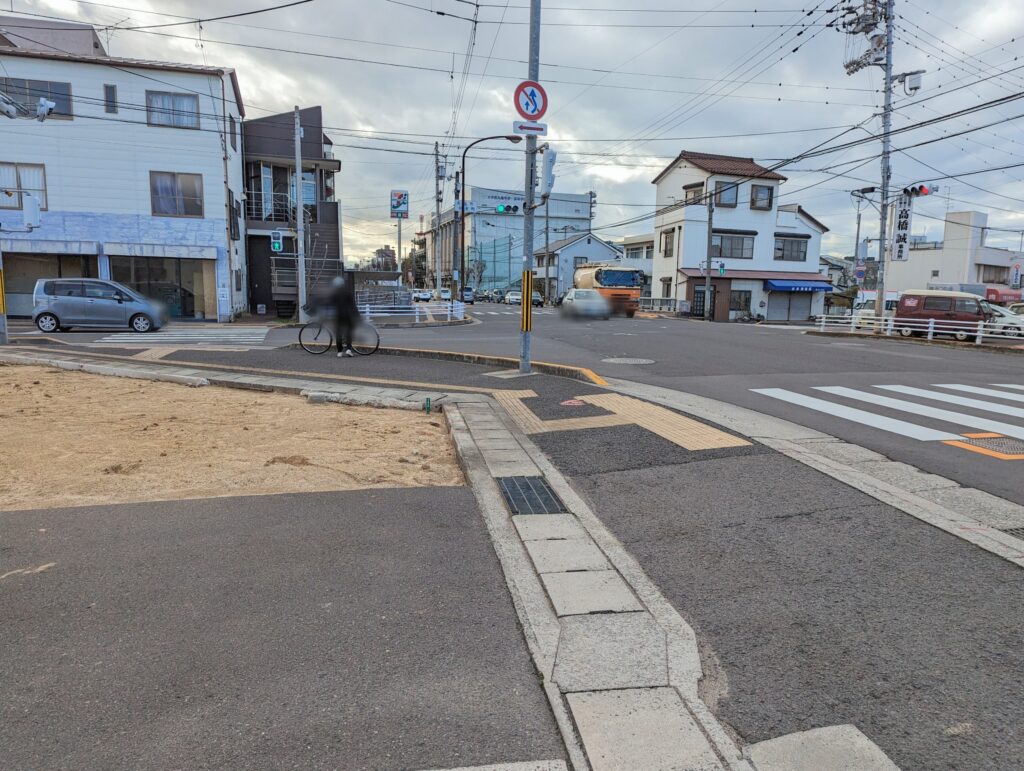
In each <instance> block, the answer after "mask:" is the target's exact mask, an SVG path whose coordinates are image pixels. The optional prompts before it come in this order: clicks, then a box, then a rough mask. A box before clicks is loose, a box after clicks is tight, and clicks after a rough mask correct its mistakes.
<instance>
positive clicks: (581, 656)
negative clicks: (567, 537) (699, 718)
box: [534, 542, 668, 693]
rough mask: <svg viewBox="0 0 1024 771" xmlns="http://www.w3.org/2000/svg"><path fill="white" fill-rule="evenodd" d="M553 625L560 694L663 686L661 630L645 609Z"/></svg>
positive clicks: (664, 657)
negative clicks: (556, 632)
mask: <svg viewBox="0 0 1024 771" xmlns="http://www.w3.org/2000/svg"><path fill="white" fill-rule="evenodd" d="M536 543H537V542H534V544H536ZM549 543H550V542H549ZM559 624H560V625H561V635H560V636H559V638H558V652H557V654H556V656H555V668H554V674H553V677H554V681H555V683H556V684H557V685H558V687H559V689H560V690H561V691H562V693H568V692H570V691H599V690H611V689H617V688H649V687H654V686H659V685H668V652H667V648H666V642H665V632H664V630H663V629H662V628H661V627H660V626H658V624H657V622H656V621H655V620H654V617H653V616H651V614H650V613H599V614H596V615H589V616H566V617H565V618H562V619H559Z"/></svg>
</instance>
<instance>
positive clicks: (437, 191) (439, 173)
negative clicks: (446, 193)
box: [430, 142, 445, 300]
mask: <svg viewBox="0 0 1024 771" xmlns="http://www.w3.org/2000/svg"><path fill="white" fill-rule="evenodd" d="M444 173H445V168H444V167H443V166H442V165H441V156H440V148H439V146H438V143H437V142H434V227H435V228H436V230H434V231H432V233H431V239H430V243H431V245H432V246H433V247H434V299H435V300H440V299H441V250H440V249H439V248H438V241H439V240H440V235H441V196H442V195H443V193H442V192H441V182H442V181H443V180H444Z"/></svg>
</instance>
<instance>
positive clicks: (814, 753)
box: [747, 725, 899, 771]
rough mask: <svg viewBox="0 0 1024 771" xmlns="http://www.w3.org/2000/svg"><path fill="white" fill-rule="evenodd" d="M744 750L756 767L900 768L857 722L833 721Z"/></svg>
mask: <svg viewBox="0 0 1024 771" xmlns="http://www.w3.org/2000/svg"><path fill="white" fill-rule="evenodd" d="M747 751H748V752H749V755H750V759H751V761H753V763H754V766H755V768H757V771H823V769H840V768H849V769H856V771H899V768H898V767H897V765H896V764H895V763H893V762H892V761H891V760H889V758H888V757H887V756H886V754H885V753H884V752H882V750H881V749H879V748H878V745H876V744H875V743H874V742H873V741H871V740H870V739H869V738H868V737H866V736H865V735H864V734H863V733H861V732H860V731H859V730H858V729H857V728H856V726H852V725H836V726H828V727H826V728H812V729H811V730H810V731H800V732H799V733H794V734H786V735H785V736H780V737H778V738H777V739H769V740H767V741H763V742H758V743H757V744H753V745H751V746H750V747H749V748H748V749H747Z"/></svg>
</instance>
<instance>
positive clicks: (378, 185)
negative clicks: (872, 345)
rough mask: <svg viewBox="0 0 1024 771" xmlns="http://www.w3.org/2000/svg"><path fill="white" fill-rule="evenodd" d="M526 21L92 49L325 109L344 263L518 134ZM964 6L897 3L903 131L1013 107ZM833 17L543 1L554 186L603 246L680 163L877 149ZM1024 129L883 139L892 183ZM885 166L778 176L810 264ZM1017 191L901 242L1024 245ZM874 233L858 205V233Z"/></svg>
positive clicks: (291, 13)
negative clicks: (818, 237)
mask: <svg viewBox="0 0 1024 771" xmlns="http://www.w3.org/2000/svg"><path fill="white" fill-rule="evenodd" d="M281 1H282V0H217V2H216V3H213V2H210V1H209V0H159V2H157V1H156V0H95V1H92V2H84V0H0V9H2V10H3V11H8V10H14V11H15V12H24V13H31V12H35V13H37V14H40V15H46V16H51V17H60V18H65V19H69V20H79V21H88V22H91V23H94V24H97V25H101V26H103V27H111V26H121V27H127V26H133V25H138V24H158V23H167V22H175V21H182V20H184V19H189V18H191V19H196V18H203V17H209V16H215V15H222V14H228V13H233V12H240V11H248V10H251V9H254V8H260V7H270V6H273V5H277V4H279V3H280V2H281ZM528 4H529V3H528V0H482V1H481V2H480V4H479V6H476V5H474V4H473V3H471V2H469V0H400V1H399V0H312V2H308V3H305V4H302V5H298V6H295V7H292V8H287V9H283V10H278V11H273V12H270V13H266V14H261V15H255V16H249V17H245V18H239V19H235V20H230V21H222V22H207V23H204V24H202V25H201V26H200V25H198V24H194V23H192V24H187V25H183V26H175V27H164V28H161V29H157V30H150V31H148V32H146V31H128V30H117V29H113V30H108V31H106V32H104V33H103V36H104V39H105V40H106V42H107V45H108V50H109V52H110V53H111V54H112V55H115V56H129V57H140V58H147V59H166V60H176V61H186V62H204V61H205V62H208V63H210V64H217V65H223V66H229V67H233V68H235V69H236V70H237V71H238V77H239V80H240V82H241V87H242V91H243V96H244V98H245V101H246V107H247V111H248V115H249V117H260V116H263V115H266V114H270V113H273V112H283V111H287V110H290V109H291V108H292V106H293V105H294V104H300V105H304V106H305V105H313V104H320V105H323V108H324V118H325V124H326V125H327V126H330V127H331V128H330V129H329V131H328V133H329V134H330V136H331V138H332V140H333V141H334V142H335V143H336V148H337V154H338V156H339V157H340V158H341V160H342V164H343V169H342V174H341V179H340V184H339V186H338V187H339V191H340V193H341V197H342V201H343V204H344V206H345V221H346V227H345V242H346V251H347V252H348V253H349V254H350V255H351V256H355V257H361V256H365V255H367V254H368V253H369V252H370V251H372V249H373V248H375V247H378V246H380V245H382V244H384V243H394V240H395V238H394V228H393V227H392V224H391V222H390V221H389V219H388V193H389V190H391V189H392V188H405V189H408V190H409V191H410V192H411V199H412V218H413V221H414V222H415V221H416V218H417V217H418V215H419V214H421V213H422V214H425V213H427V212H429V211H430V210H431V209H432V206H433V179H432V176H431V168H432V158H431V156H430V154H431V153H432V151H433V143H434V141H435V140H437V141H440V142H441V143H442V146H443V147H445V148H447V153H448V156H449V161H450V162H452V163H454V161H455V160H456V159H457V158H458V157H459V155H460V153H461V147H460V146H461V145H464V144H465V143H466V142H467V141H471V139H470V138H476V137H481V136H487V135H489V134H497V133H504V132H507V131H509V129H510V128H511V125H510V124H511V121H512V120H513V119H514V118H516V117H517V116H516V114H515V112H514V109H513V107H512V91H513V88H514V87H515V84H516V83H517V81H518V80H520V79H522V78H524V77H525V75H526V64H525V58H526V52H527V35H528V26H527V22H528ZM964 5H966V4H964V3H962V2H958V1H957V0H928V2H925V0H897V13H898V18H897V22H896V23H897V38H898V40H897V45H896V57H895V60H896V71H897V72H907V71H911V70H919V69H924V70H927V74H926V75H925V76H924V87H923V89H922V90H921V91H920V92H918V93H917V94H916V95H915V96H914V97H908V96H906V95H904V93H903V92H902V89H900V90H899V91H898V93H897V97H896V105H897V108H898V109H897V111H896V113H895V114H894V127H895V128H900V127H903V126H908V125H912V124H916V123H920V122H922V121H927V120H930V119H934V118H940V117H942V116H944V115H947V114H949V113H953V112H956V111H958V110H962V109H965V108H970V107H974V106H977V105H979V104H982V103H985V102H988V101H990V100H994V99H999V98H1003V97H1007V96H1012V95H1013V94H1016V93H1021V92H1024V40H1021V37H1022V36H1024V3H1021V2H1019V0H993V1H990V2H985V1H984V0H982V1H981V2H976V3H972V4H970V6H971V7H970V8H969V9H965V8H964ZM8 6H9V7H8ZM832 7H833V6H831V5H830V4H829V3H828V2H822V3H815V2H813V1H812V0H798V1H793V2H790V1H788V0H693V2H690V3H681V2H679V1H678V0H635V1H634V2H630V3H624V2H622V0H547V2H546V6H545V8H544V11H543V17H542V18H543V23H544V27H543V30H542V34H541V57H540V58H541V68H540V79H541V81H542V83H544V84H545V86H546V89H547V92H548V96H549V100H550V108H549V110H548V114H547V116H546V117H545V122H546V123H548V124H549V126H550V136H549V141H550V142H551V144H552V145H553V146H555V147H556V148H557V149H558V150H559V169H558V180H557V182H556V188H555V189H556V190H557V191H560V192H586V191H588V190H594V191H596V192H597V194H598V202H599V206H598V216H597V218H596V221H595V226H596V227H597V228H598V229H599V232H600V233H602V234H604V235H609V236H621V235H627V234H634V233H642V232H648V231H651V230H652V224H651V220H650V219H647V220H644V221H640V222H636V223H632V224H628V225H620V226H616V223H621V222H623V221H625V220H629V219H632V218H636V217H642V216H644V215H650V214H652V213H653V203H654V186H653V185H652V184H651V180H652V179H653V178H654V176H655V175H656V174H657V173H658V171H659V170H660V169H661V168H663V167H664V166H665V165H666V164H667V163H668V162H669V161H670V160H671V159H672V158H673V157H674V156H675V155H676V154H677V153H678V152H679V151H680V150H683V149H687V150H699V151H704V152H715V153H724V154H730V155H745V156H753V157H754V158H756V159H758V160H760V161H762V162H764V163H766V164H768V163H772V162H777V161H778V160H782V159H787V158H793V157H794V156H797V155H799V154H801V153H803V152H804V151H807V150H808V149H810V148H812V147H814V146H816V145H818V144H820V143H824V142H826V140H830V139H832V138H833V137H836V136H837V135H839V134H840V133H841V132H843V131H846V132H847V133H845V134H844V135H843V136H842V137H841V138H839V139H835V140H834V141H833V142H832V144H840V143H842V142H849V141H852V140H855V139H858V138H862V137H867V136H868V135H869V133H876V132H877V131H878V130H879V128H880V125H881V121H880V118H879V117H877V115H878V105H880V104H881V94H880V92H879V89H880V86H881V82H882V77H881V73H880V71H879V70H878V68H868V69H864V70H861V71H860V72H858V73H856V74H854V75H852V76H848V75H846V73H845V71H844V69H843V64H844V61H846V60H847V59H848V58H851V56H855V55H858V54H860V53H861V52H862V51H863V50H865V48H866V40H865V39H864V38H863V37H862V38H859V39H857V40H850V39H848V38H847V36H846V35H844V34H842V33H841V32H839V31H837V30H836V29H834V28H832V27H828V26H825V25H826V24H827V23H828V22H829V21H832V20H834V19H835V18H836V13H834V12H832V13H830V12H829V10H830V9H831V8H832ZM683 8H685V9H686V10H680V9H683ZM157 9H159V12H158V11H157ZM436 11H441V12H444V13H445V14H447V15H445V16H441V15H438V14H437V13H435V12H436ZM474 15H476V17H477V20H478V23H477V24H476V25H474V24H473V23H472V21H470V19H472V17H473V16H474ZM459 17H463V18H459ZM474 29H475V36H474ZM467 53H468V54H469V56H467ZM947 92H948V94H947ZM1021 115H1024V99H1020V100H1019V101H1008V102H1007V103H1005V104H1002V105H1000V106H997V107H991V108H987V109H985V110H982V111H978V112H974V113H972V114H970V115H966V116H963V117H959V118H956V119H950V120H943V121H940V122H937V123H936V124H934V125H933V126H928V127H923V128H917V129H915V130H913V131H908V132H906V133H903V134H900V135H898V136H896V137H894V138H893V145H894V147H896V148H905V149H906V152H899V153H896V154H895V155H894V156H893V173H894V184H895V185H896V186H897V187H902V186H903V185H905V184H908V183H910V182H915V181H919V180H932V179H936V178H938V177H945V176H947V175H958V174H962V173H963V172H977V171H983V170H988V169H993V168H997V167H1003V166H1009V165H1014V164H1018V163H1024V158H1022V157H1021V155H1022V154H1024V153H1022V150H1024V122H1022V120H1021V118H1020V117H1018V116H1021ZM997 122H999V123H998V125H992V126H990V127H988V128H984V129H981V130H976V131H971V129H977V128H978V127H982V126H987V125H988V124H996V123H997ZM856 126H860V127H861V128H854V127H856ZM963 132H970V133H963ZM952 134H960V136H956V137H951V136H950V135H952ZM929 140H938V141H931V142H929ZM922 142H928V143H927V144H923V145H920V146H919V147H913V148H911V147H909V146H911V145H918V144H920V143H922ZM520 147H521V146H520ZM477 150H479V152H477ZM477 150H474V151H473V152H472V154H471V156H470V157H471V161H470V163H469V164H468V171H467V173H468V176H469V179H470V181H471V183H474V184H481V185H487V186H493V187H501V188H516V187H520V188H521V186H522V178H523V155H522V152H521V150H519V149H517V148H512V147H511V146H510V145H506V146H505V147H501V146H500V143H499V144H495V145H494V146H492V147H490V149H485V148H477ZM878 153H879V143H878V142H877V141H872V142H869V143H867V144H864V145H861V146H858V147H852V148H848V149H846V150H843V151H840V152H835V153H831V154H828V155H821V156H818V157H814V158H806V159H804V160H799V161H797V162H795V163H792V164H790V165H788V166H786V167H784V168H782V169H780V171H782V172H783V173H785V174H786V175H787V176H788V178H789V181H788V182H787V183H786V184H785V185H784V186H783V191H782V192H783V198H782V202H784V203H800V204H801V205H803V206H804V208H805V209H807V210H808V211H810V212H811V213H812V214H813V215H814V216H815V217H817V218H818V219H820V220H821V221H822V222H824V223H825V224H826V225H828V227H829V228H830V229H831V232H830V233H829V234H827V236H826V238H825V241H824V244H823V251H826V252H830V253H835V254H851V253H852V251H853V241H854V226H855V217H856V210H855V208H854V206H853V203H852V202H851V198H850V196H849V193H848V191H849V190H851V189H852V188H859V187H864V186H866V185H871V184H877V183H878V179H879V162H878V159H877V155H878ZM822 169H826V171H821V170H822ZM843 175H846V176H843ZM1022 180H1024V166H1022V167H1021V168H1010V169H1005V170H997V171H985V173H978V174H970V175H968V176H962V177H961V178H957V179H942V180H939V181H937V182H936V184H938V185H940V187H941V190H940V193H939V194H938V195H936V196H934V197H931V198H929V199H927V200H924V201H921V202H919V204H918V206H917V213H919V214H920V215H921V216H916V217H915V221H914V232H915V233H921V234H926V235H927V236H928V237H929V238H931V239H940V238H941V237H942V223H941V219H942V217H943V215H944V213H945V211H946V210H947V209H949V210H965V209H972V208H973V209H978V210H981V211H984V212H987V213H988V214H989V224H990V226H992V227H993V228H1005V229H1007V230H1006V231H996V230H993V231H992V232H991V233H989V235H988V243H990V244H992V245H1000V246H1013V247H1017V246H1018V245H1019V244H1020V243H1021V241H1022V236H1021V231H1022V230H1024V182H1022ZM450 199H451V184H450V183H448V186H447V195H446V203H447V202H449V201H450ZM926 215H927V216H926ZM929 217H932V218H937V219H930V218H929ZM877 228H878V225H877V215H876V214H875V213H874V210H873V209H871V208H870V207H867V208H866V209H865V219H864V230H863V232H862V235H864V234H867V235H875V234H877Z"/></svg>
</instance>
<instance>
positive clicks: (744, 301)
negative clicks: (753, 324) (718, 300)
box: [729, 290, 750, 313]
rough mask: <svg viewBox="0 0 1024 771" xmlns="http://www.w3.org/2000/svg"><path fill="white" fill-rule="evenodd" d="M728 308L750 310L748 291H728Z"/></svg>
mask: <svg viewBox="0 0 1024 771" xmlns="http://www.w3.org/2000/svg"><path fill="white" fill-rule="evenodd" d="M729 310H731V311H746V312H748V313H749V312H750V292H749V291H743V290H733V291H731V292H729Z"/></svg>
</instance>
